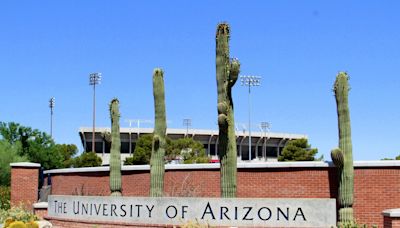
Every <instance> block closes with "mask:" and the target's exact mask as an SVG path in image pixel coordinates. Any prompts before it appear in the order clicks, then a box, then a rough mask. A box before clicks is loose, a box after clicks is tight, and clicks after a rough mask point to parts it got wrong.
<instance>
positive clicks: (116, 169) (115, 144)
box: [110, 98, 122, 196]
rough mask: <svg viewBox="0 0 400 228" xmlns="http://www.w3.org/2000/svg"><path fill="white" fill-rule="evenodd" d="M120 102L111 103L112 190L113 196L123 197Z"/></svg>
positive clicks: (114, 100)
mask: <svg viewBox="0 0 400 228" xmlns="http://www.w3.org/2000/svg"><path fill="white" fill-rule="evenodd" d="M118 106H119V101H118V99H116V98H115V99H113V100H112V101H111V103H110V116H111V153H110V190H111V195H112V196H121V195H122V191H121V139H120V131H119V117H120V114H119V107H118Z"/></svg>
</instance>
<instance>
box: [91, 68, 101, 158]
mask: <svg viewBox="0 0 400 228" xmlns="http://www.w3.org/2000/svg"><path fill="white" fill-rule="evenodd" d="M100 81H101V73H91V74H89V85H92V86H93V132H92V151H93V152H95V141H94V140H95V138H94V135H95V133H96V130H95V128H96V85H98V84H100Z"/></svg>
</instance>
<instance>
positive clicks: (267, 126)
mask: <svg viewBox="0 0 400 228" xmlns="http://www.w3.org/2000/svg"><path fill="white" fill-rule="evenodd" d="M260 127H261V130H262V131H263V133H264V135H263V137H264V143H263V151H262V153H263V155H262V156H263V157H264V154H265V159H266V158H267V149H266V146H265V140H266V139H265V138H266V137H267V131H269V129H271V124H270V123H269V122H261V124H260Z"/></svg>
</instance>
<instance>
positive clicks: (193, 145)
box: [167, 138, 210, 164]
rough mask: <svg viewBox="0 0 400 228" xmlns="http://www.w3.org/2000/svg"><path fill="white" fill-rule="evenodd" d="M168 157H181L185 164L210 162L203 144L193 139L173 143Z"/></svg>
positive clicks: (178, 140)
mask: <svg viewBox="0 0 400 228" xmlns="http://www.w3.org/2000/svg"><path fill="white" fill-rule="evenodd" d="M167 155H168V157H170V158H176V157H178V156H181V157H182V159H183V163H185V164H191V163H209V162H210V159H209V158H208V157H207V155H206V150H205V149H204V146H203V144H202V143H201V142H199V141H196V140H194V139H192V138H181V139H177V140H174V141H172V142H171V145H170V148H169V150H168V154H167Z"/></svg>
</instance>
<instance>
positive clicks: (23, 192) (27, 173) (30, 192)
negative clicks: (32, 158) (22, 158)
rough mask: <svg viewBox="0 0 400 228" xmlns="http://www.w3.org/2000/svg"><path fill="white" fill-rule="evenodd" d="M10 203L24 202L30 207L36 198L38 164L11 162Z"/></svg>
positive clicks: (14, 204) (13, 204) (18, 203)
mask: <svg viewBox="0 0 400 228" xmlns="http://www.w3.org/2000/svg"><path fill="white" fill-rule="evenodd" d="M10 166H11V202H10V203H11V205H12V206H16V205H17V206H18V205H20V204H24V205H26V206H27V208H31V206H32V203H35V202H36V201H37V200H38V187H39V168H40V164H37V163H29V162H21V163H11V164H10Z"/></svg>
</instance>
